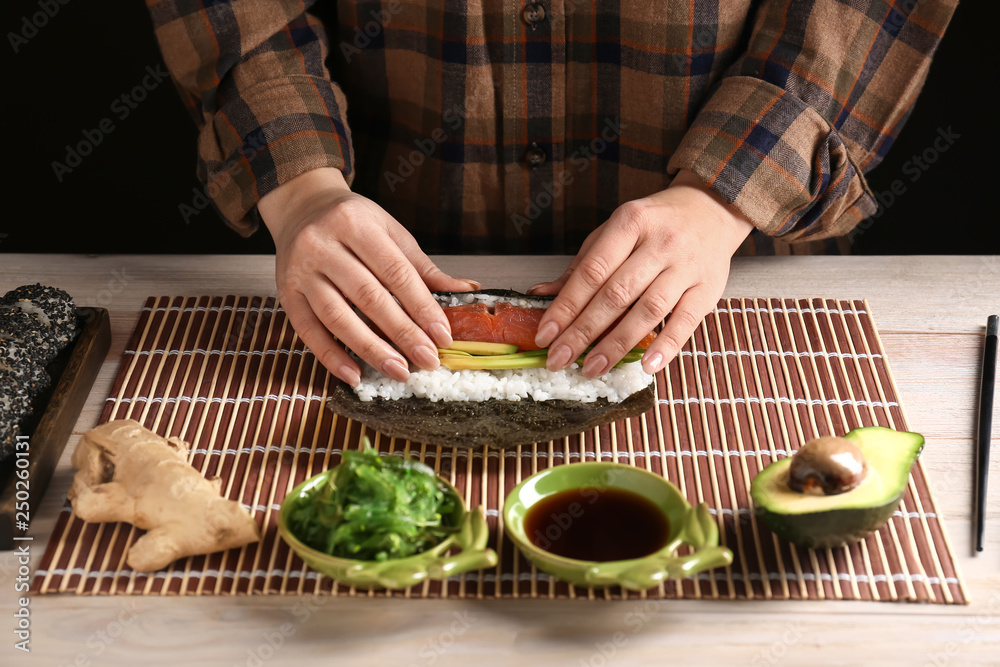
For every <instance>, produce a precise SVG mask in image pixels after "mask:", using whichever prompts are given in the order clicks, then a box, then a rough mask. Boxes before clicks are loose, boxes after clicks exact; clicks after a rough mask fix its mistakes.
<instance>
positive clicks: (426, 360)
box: [410, 345, 441, 371]
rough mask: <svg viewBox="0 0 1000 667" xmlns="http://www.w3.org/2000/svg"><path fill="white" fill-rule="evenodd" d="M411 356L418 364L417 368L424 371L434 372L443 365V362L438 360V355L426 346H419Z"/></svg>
mask: <svg viewBox="0 0 1000 667" xmlns="http://www.w3.org/2000/svg"><path fill="white" fill-rule="evenodd" d="M410 356H411V357H412V358H413V360H414V361H415V362H417V366H420V367H421V368H423V369H424V370H428V371H432V370H434V369H435V368H437V367H438V366H440V365H441V361H440V359H438V356H437V353H435V352H434V350H432V349H431V348H429V347H427V346H426V345H417V346H416V347H415V348H413V352H412V353H410Z"/></svg>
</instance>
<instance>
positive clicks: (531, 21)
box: [521, 2, 545, 26]
mask: <svg viewBox="0 0 1000 667" xmlns="http://www.w3.org/2000/svg"><path fill="white" fill-rule="evenodd" d="M521 16H523V17H524V22H525V23H527V24H528V25H530V26H536V25H538V24H539V23H541V22H542V21H544V20H545V7H543V6H542V5H541V4H539V3H537V2H533V3H531V4H530V5H528V6H527V7H525V8H524V11H523V12H521Z"/></svg>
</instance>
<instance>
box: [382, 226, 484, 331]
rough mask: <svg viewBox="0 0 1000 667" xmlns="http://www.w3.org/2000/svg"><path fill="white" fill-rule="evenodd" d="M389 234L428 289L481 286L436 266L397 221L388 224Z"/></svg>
mask: <svg viewBox="0 0 1000 667" xmlns="http://www.w3.org/2000/svg"><path fill="white" fill-rule="evenodd" d="M389 236H390V237H392V240H393V241H395V242H396V245H398V246H399V248H400V250H402V251H403V254H404V255H406V258H407V259H409V260H410V263H411V264H413V267H414V268H415V269H416V270H417V273H418V274H419V275H420V277H421V279H422V280H423V281H424V284H425V285H427V288H428V289H431V290H434V291H437V292H472V291H475V290H480V289H482V288H483V284H482V283H480V282H479V281H477V280H471V279H469V278H452V277H451V276H449V275H448V274H447V273H445V272H444V271H442V270H441V269H440V268H438V265H437V264H435V263H434V262H433V261H432V260H431V258H430V257H428V256H427V254H426V253H424V251H423V250H421V249H420V246H419V245H417V241H416V239H414V238H413V236H412V235H411V234H410V233H409V232H408V231H406V229H405V228H404V227H403V226H402V225H399V224H398V223H397V224H395V225H392V226H390V228H389ZM446 321H447V320H446Z"/></svg>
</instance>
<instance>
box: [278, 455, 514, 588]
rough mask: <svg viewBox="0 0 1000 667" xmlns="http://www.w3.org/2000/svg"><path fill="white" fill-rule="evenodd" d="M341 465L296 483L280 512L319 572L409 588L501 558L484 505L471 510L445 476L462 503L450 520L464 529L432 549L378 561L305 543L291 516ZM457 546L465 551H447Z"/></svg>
mask: <svg viewBox="0 0 1000 667" xmlns="http://www.w3.org/2000/svg"><path fill="white" fill-rule="evenodd" d="M336 470H337V467H336V466H335V467H333V468H330V469H329V470H327V471H326V472H322V473H320V474H318V475H316V476H315V477H310V478H309V479H307V480H306V481H304V482H302V483H301V484H299V485H298V486H296V487H295V488H294V489H292V491H291V492H290V493H289V494H288V495H287V496H285V500H284V502H282V503H281V512H280V513H279V514H278V533H279V534H280V535H281V537H282V539H284V540H285V542H287V543H288V545H289V546H290V547H291V548H292V550H293V551H294V552H295V553H297V554H298V555H299V557H300V558H302V560H304V561H305V562H306V564H307V565H309V567H311V568H312V569H314V570H316V571H317V572H321V573H323V574H325V575H326V576H328V577H330V578H331V579H336V580H337V581H339V582H340V583H342V584H347V585H349V586H357V587H359V588H408V587H409V586H413V585H415V584H419V583H420V582H422V581H424V580H425V579H446V578H447V577H450V576H452V575H455V574H461V573H462V572H467V571H469V570H479V569H482V568H486V567H494V566H495V565H496V564H497V554H496V552H495V551H493V549H488V548H487V547H486V541H487V540H488V539H489V529H488V528H487V525H486V517H484V516H483V511H482V509H481V508H478V507H477V508H476V509H475V510H474V511H472V512H470V511H468V509H466V507H465V503H464V501H463V500H462V496H461V495H460V494H459V493H458V491H456V490H455V487H453V486H452V485H451V484H449V483H448V481H447V480H444V479H442V478H441V477H438V479H439V480H441V481H442V482H443V483H444V485H445V486H446V487H447V489H448V491H449V492H450V493H451V494H452V495H454V496H455V498H456V499H457V501H458V502H457V505H456V506H457V507H458V508H459V509H458V510H456V514H455V515H453V516H452V517H451V524H452V525H456V526H459V527H460V529H459V531H458V532H456V533H453V534H452V535H449V536H448V537H447V538H446V539H445V540H444V541H443V542H440V543H438V544H437V545H436V546H434V547H432V548H430V549H428V550H427V551H424V552H421V553H419V554H414V555H413V556H408V557H406V558H396V559H393V560H386V561H381V562H377V561H366V560H351V559H349V558H337V557H335V556H330V555H328V554H325V553H323V552H321V551H317V550H315V549H313V548H312V547H309V546H307V545H305V544H304V543H302V542H301V541H300V540H299V539H298V538H297V537H295V535H293V534H292V531H291V530H290V529H289V527H288V522H289V517H291V516H292V514H293V513H294V512H295V510H296V508H297V507H299V505H300V504H301V503H303V502H308V500H309V495H308V494H309V492H310V491H311V490H312V489H314V488H315V487H317V486H320V485H323V484H326V482H327V479H329V477H330V475H333V474H334V473H335V472H336ZM452 549H461V551H460V552H458V553H453V554H448V551H449V550H452Z"/></svg>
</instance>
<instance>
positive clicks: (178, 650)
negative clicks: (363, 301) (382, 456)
mask: <svg viewBox="0 0 1000 667" xmlns="http://www.w3.org/2000/svg"><path fill="white" fill-rule="evenodd" d="M435 259H436V260H438V261H439V263H440V265H441V267H442V268H443V269H444V270H445V271H447V272H449V273H451V274H452V275H455V276H457V277H463V278H474V279H476V280H479V281H480V282H482V283H483V284H484V285H488V286H503V287H513V288H515V289H525V288H527V287H528V286H529V285H532V284H534V283H536V282H539V281H541V280H548V279H552V278H554V277H556V276H557V275H558V274H559V273H560V272H561V270H562V268H563V267H564V266H565V265H566V263H567V262H568V258H565V257H440V258H435ZM273 271H274V259H273V257H259V256H252V257H251V256H183V257H182V256H64V255H59V256H55V255H0V293H2V292H3V291H6V290H8V289H10V288H12V287H16V286H17V285H20V284H24V283H28V282H36V281H38V282H42V283H46V284H50V285H55V286H57V287H61V288H63V289H66V290H67V291H69V292H70V293H71V294H72V295H73V296H74V297H75V299H76V302H77V303H78V304H79V305H86V306H103V307H105V308H108V309H109V310H110V312H111V322H112V332H113V338H112V346H111V351H110V352H109V354H108V357H107V359H106V360H105V363H104V366H103V368H102V370H101V374H100V376H99V378H98V380H97V382H96V384H95V385H94V388H93V390H92V391H91V394H90V397H89V399H88V401H87V404H86V407H85V408H84V410H83V412H82V413H81V415H80V418H79V420H78V422H77V425H76V428H75V430H74V435H73V437H72V438H71V439H70V441H69V443H68V444H67V447H66V450H65V452H64V454H63V456H62V459H61V460H60V463H59V466H58V468H57V470H56V473H55V476H54V477H53V479H52V483H51V484H50V486H49V490H48V492H47V494H46V496H45V499H44V501H43V503H42V506H41V507H40V508H32V509H33V512H32V514H33V523H32V525H31V530H30V534H31V535H33V536H34V538H35V540H34V542H33V543H32V546H31V566H30V567H31V569H32V570H34V569H35V568H36V567H37V565H38V562H39V561H40V559H41V556H42V553H43V551H44V546H45V543H46V540H47V539H48V537H49V535H50V533H51V531H52V529H53V526H54V525H55V520H56V517H57V514H58V511H59V508H60V507H61V506H62V504H63V502H64V500H65V497H66V491H67V490H68V488H69V486H70V483H71V480H72V474H73V473H72V469H71V467H70V454H71V452H72V450H73V448H74V446H75V445H76V441H77V439H78V438H79V435H80V434H81V433H83V432H84V431H86V430H88V429H90V428H92V427H93V426H94V425H95V424H96V421H97V418H98V414H99V411H100V409H101V407H102V405H103V403H104V399H105V397H106V396H107V395H108V391H109V389H110V387H111V383H112V380H113V379H114V376H115V373H116V372H117V368H118V361H119V359H120V357H121V354H122V351H123V350H124V347H125V343H126V341H127V340H128V337H129V335H130V334H131V332H132V329H133V327H134V325H135V323H136V320H137V318H138V315H139V308H140V307H141V305H142V302H143V301H144V300H145V298H146V297H147V296H153V295H157V296H158V295H188V296H194V295H226V294H261V295H266V294H271V295H273V294H275V287H274V278H273ZM726 296H734V297H833V298H850V299H859V298H864V299H868V301H869V303H870V306H871V310H872V313H873V316H874V318H875V322H876V325H877V326H878V328H879V331H880V333H881V338H882V343H883V345H884V347H885V349H886V353H887V355H888V361H889V364H890V367H891V369H892V371H893V374H894V376H895V379H896V384H897V387H898V389H899V393H900V398H901V402H902V404H903V406H904V408H905V410H906V413H907V417H908V421H909V425H910V427H911V428H912V429H913V430H915V431H917V432H920V433H923V434H924V435H925V437H926V439H927V444H926V446H925V448H924V450H923V454H922V458H921V460H922V464H923V466H924V470H925V471H926V473H927V477H928V478H929V482H930V485H931V488H932V490H933V492H934V498H935V501H936V504H937V509H938V511H939V513H941V514H942V515H943V516H944V517H945V526H946V528H947V531H948V535H949V538H950V540H951V544H952V548H953V550H954V552H955V556H956V558H957V560H958V566H959V567H960V570H961V573H962V575H963V577H964V580H965V583H966V586H967V592H968V595H969V596H970V597H971V599H972V603H971V604H970V605H967V606H944V605H924V604H904V603H888V602H837V601H766V602H765V601H752V602H746V601H735V602H734V601H690V600H662V601H644V602H643V601H636V602H622V601H617V602H608V601H593V602H587V601H579V600H483V601H474V600H398V599H389V600H385V599H357V598H354V599H352V598H330V597H306V598H298V597H285V596H266V597H264V596H255V597H202V598H177V597H173V598H166V597H138V596H132V597H90V596H87V597H80V596H74V595H29V597H30V603H29V609H30V614H31V615H30V631H31V639H30V648H31V653H30V654H25V653H22V652H20V651H18V650H16V649H15V648H14V643H15V642H16V641H17V638H16V637H15V636H14V634H13V629H14V626H15V621H14V619H13V617H12V614H13V611H14V609H15V608H16V605H17V598H18V597H22V596H24V595H26V594H25V593H20V592H17V591H16V587H17V585H18V562H17V559H16V557H15V556H14V555H13V554H12V553H11V552H6V553H2V554H0V637H3V638H4V639H2V640H0V641H2V643H0V664H3V665H12V664H17V665H19V664H25V665H28V664H31V665H71V664H74V665H81V666H86V665H129V666H133V665H139V664H170V665H178V664H183V665H191V666H194V665H249V666H251V667H254V666H258V667H259V666H260V665H297V666H299V665H314V664H315V665H320V664H323V665H327V664H335V665H379V666H382V665H398V666H400V667H408V666H410V665H417V666H420V665H470V664H477V665H494V664H496V665H510V664H522V665H534V664H544V665H550V664H551V665H572V666H574V667H576V666H579V665H583V666H592V667H600V666H602V665H614V664H617V665H639V664H675V665H741V664H747V665H755V666H756V665H811V666H812V665H890V664H891V665H934V666H936V667H941V666H943V665H1000V453H998V454H997V455H995V456H994V457H993V465H992V466H991V478H992V487H991V492H990V500H989V510H988V515H987V540H986V550H985V551H984V552H983V553H981V554H979V555H974V554H973V550H972V546H971V545H972V517H971V511H970V510H971V507H972V493H973V491H972V480H973V465H974V459H973V451H974V444H975V433H976V416H977V406H978V396H979V375H980V367H981V363H982V343H983V338H982V336H983V332H984V328H985V323H986V317H987V315H989V314H991V313H997V312H1000V260H998V259H997V257H996V256H979V257H760V258H745V259H744V258H738V259H736V260H734V263H733V268H732V273H731V276H730V280H729V285H728V287H727V289H726ZM994 423H995V424H996V425H997V428H996V429H995V430H994V437H993V447H994V449H998V448H1000V405H998V406H997V408H996V412H995V414H994Z"/></svg>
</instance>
